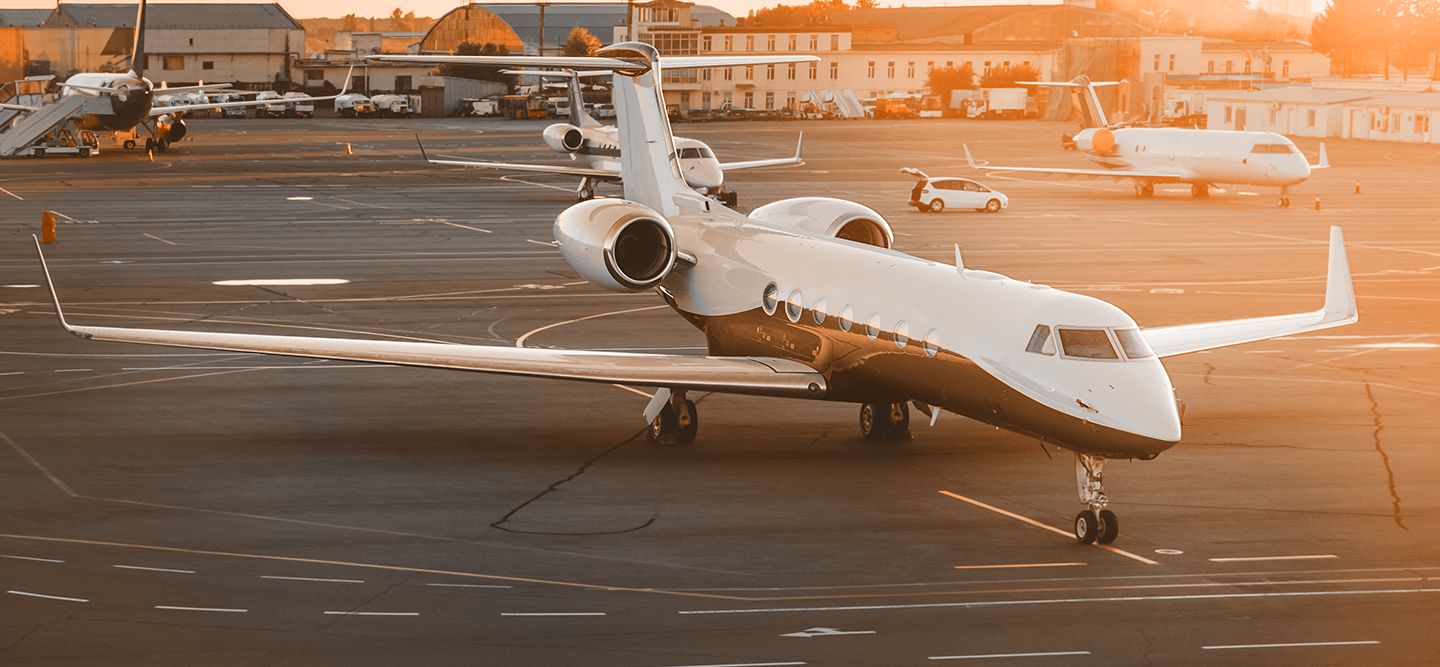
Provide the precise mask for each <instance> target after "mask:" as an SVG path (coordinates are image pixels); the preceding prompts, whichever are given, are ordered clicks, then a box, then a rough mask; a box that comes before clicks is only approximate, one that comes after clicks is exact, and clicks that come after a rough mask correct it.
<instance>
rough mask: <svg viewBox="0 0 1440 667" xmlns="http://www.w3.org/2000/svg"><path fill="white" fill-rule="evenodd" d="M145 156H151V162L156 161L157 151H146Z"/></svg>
mask: <svg viewBox="0 0 1440 667" xmlns="http://www.w3.org/2000/svg"><path fill="white" fill-rule="evenodd" d="M145 154H146V155H149V156H150V161H151V162H154V161H155V151H145Z"/></svg>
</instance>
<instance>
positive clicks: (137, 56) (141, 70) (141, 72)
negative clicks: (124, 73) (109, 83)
mask: <svg viewBox="0 0 1440 667" xmlns="http://www.w3.org/2000/svg"><path fill="white" fill-rule="evenodd" d="M130 71H131V72H134V73H135V78H137V79H144V78H145V0H140V9H138V10H136V16H135V45H134V47H133V48H131V49H130Z"/></svg>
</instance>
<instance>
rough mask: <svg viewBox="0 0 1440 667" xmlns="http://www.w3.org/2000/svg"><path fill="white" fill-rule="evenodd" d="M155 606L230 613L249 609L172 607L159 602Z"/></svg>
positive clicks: (158, 607) (238, 612)
mask: <svg viewBox="0 0 1440 667" xmlns="http://www.w3.org/2000/svg"><path fill="white" fill-rule="evenodd" d="M155 608H156V609H170V610H172V611H219V612H228V613H231V614H243V613H245V612H247V611H249V610H248V609H221V608H219V607H171V606H169V605H163V604H157V605H155Z"/></svg>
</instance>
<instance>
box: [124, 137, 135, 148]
mask: <svg viewBox="0 0 1440 667" xmlns="http://www.w3.org/2000/svg"><path fill="white" fill-rule="evenodd" d="M120 145H121V146H124V147H125V150H130V149H132V148H134V147H135V140H134V139H126V140H125V143H123V144H120Z"/></svg>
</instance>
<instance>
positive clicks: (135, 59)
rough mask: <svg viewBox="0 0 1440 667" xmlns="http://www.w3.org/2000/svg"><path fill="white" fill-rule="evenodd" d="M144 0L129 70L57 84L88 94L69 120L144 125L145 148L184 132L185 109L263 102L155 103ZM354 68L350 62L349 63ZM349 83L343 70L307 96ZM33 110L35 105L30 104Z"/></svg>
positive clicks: (107, 126)
mask: <svg viewBox="0 0 1440 667" xmlns="http://www.w3.org/2000/svg"><path fill="white" fill-rule="evenodd" d="M147 57H148V56H147V55H146V52H145V0H140V5H139V9H138V10H137V12H136V18H135V44H134V48H133V50H132V51H131V56H130V71H128V72H126V73H124V74H116V73H98V72H95V73H81V74H76V75H74V76H72V77H70V78H69V79H67V80H66V81H65V82H64V83H62V84H60V86H61V87H62V88H64V89H65V93H64V95H66V96H75V95H81V96H85V97H90V98H94V101H93V103H87V104H86V105H85V107H84V115H83V116H82V117H81V118H79V119H77V120H76V122H75V125H76V127H78V128H79V129H81V130H92V131H93V130H104V131H111V132H124V133H128V132H133V131H134V130H135V128H136V127H139V126H144V127H147V128H148V129H149V130H150V135H151V136H150V137H148V138H146V139H145V148H146V149H147V150H149V149H153V150H155V151H157V152H164V151H165V149H166V147H168V146H169V145H170V144H172V143H175V142H177V141H180V140H181V139H183V138H184V137H185V134H186V131H187V130H186V127H185V118H184V116H185V114H187V113H190V112H193V111H202V110H205V109H225V108H229V107H248V106H257V105H260V104H264V102H262V101H256V100H248V101H241V102H210V103H205V104H184V103H179V104H164V105H162V106H155V95H156V89H155V86H154V84H152V83H151V82H150V80H149V79H147V78H145V60H146V58H147ZM351 69H352V70H353V69H354V68H353V67H352V68H351ZM225 85H226V84H210V85H200V86H183V87H177V88H166V89H161V90H160V92H161V93H162V94H172V95H173V94H178V93H192V92H203V91H209V90H216V89H220V88H223V87H225ZM349 87H350V76H349V75H346V77H345V84H344V87H343V88H342V90H341V91H340V93H338V94H336V95H330V96H326V97H312V98H308V99H310V100H311V101H323V100H333V99H335V98H336V97H339V96H340V95H343V94H345V92H346V90H345V89H348V88H349ZM35 110H38V109H35Z"/></svg>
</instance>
